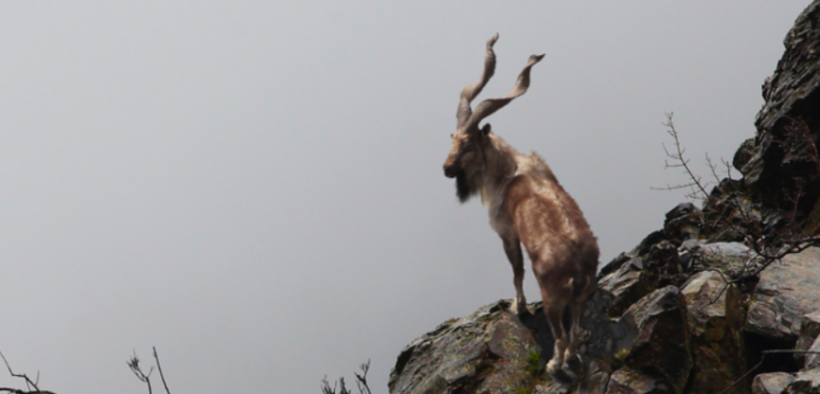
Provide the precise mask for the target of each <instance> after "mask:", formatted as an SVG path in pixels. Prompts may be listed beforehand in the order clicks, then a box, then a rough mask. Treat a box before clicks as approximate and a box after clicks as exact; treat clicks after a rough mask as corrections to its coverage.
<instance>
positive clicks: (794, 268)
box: [744, 248, 820, 341]
mask: <svg viewBox="0 0 820 394" xmlns="http://www.w3.org/2000/svg"><path fill="white" fill-rule="evenodd" d="M817 311H820V248H808V249H806V250H804V251H802V252H800V253H796V254H790V255H787V256H786V257H784V258H783V259H782V260H781V262H780V263H777V262H775V263H772V264H771V265H770V266H769V267H768V268H766V269H765V270H763V272H761V274H760V281H759V282H758V284H757V287H756V288H755V290H754V293H753V294H752V300H751V303H750V305H749V313H748V314H747V317H746V323H745V326H744V329H745V330H747V331H750V332H754V333H757V334H760V335H764V336H767V337H771V338H777V339H781V340H786V341H796V340H797V338H798V335H799V334H800V327H801V324H802V321H803V316H805V315H807V314H811V313H814V312H817Z"/></svg>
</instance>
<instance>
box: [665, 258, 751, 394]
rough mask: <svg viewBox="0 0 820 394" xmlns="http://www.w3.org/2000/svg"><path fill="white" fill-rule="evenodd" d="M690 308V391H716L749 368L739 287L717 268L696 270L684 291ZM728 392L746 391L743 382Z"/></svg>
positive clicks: (719, 390) (744, 311)
mask: <svg viewBox="0 0 820 394" xmlns="http://www.w3.org/2000/svg"><path fill="white" fill-rule="evenodd" d="M681 293H682V294H683V297H684V299H685V300H686V307H687V309H688V311H689V328H690V330H691V333H692V337H691V340H692V355H693V357H694V368H693V369H692V373H693V376H692V378H690V383H689V391H690V392H693V393H717V392H721V391H723V390H724V389H725V388H727V387H729V386H731V385H732V383H734V381H735V380H736V379H737V377H738V376H741V375H743V374H744V373H745V372H746V360H745V358H744V354H743V353H744V352H743V337H742V335H741V328H742V327H743V320H744V318H745V316H746V310H745V308H744V306H743V299H742V297H741V294H740V291H739V290H738V289H737V288H736V287H735V286H734V285H730V284H728V283H726V281H725V280H724V277H723V276H722V275H721V274H719V273H718V272H715V271H704V272H699V273H697V274H695V275H694V276H693V277H692V278H691V279H690V280H689V282H688V284H687V285H686V287H684V288H683V290H682V291H681ZM727 392H728V393H746V392H748V389H747V388H746V387H744V385H735V386H733V387H732V388H731V389H730V390H729V391H727Z"/></svg>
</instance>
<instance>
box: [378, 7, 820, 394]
mask: <svg viewBox="0 0 820 394" xmlns="http://www.w3.org/2000/svg"><path fill="white" fill-rule="evenodd" d="M784 45H785V47H786V49H785V52H784V54H783V57H782V59H781V60H780V62H779V63H778V65H777V68H776V71H775V72H774V74H773V75H772V76H771V77H770V78H768V79H767V81H766V83H765V84H764V86H763V97H764V99H765V105H764V106H763V108H762V109H761V110H760V113H759V114H758V116H757V119H756V122H755V125H756V127H757V134H756V135H755V137H754V138H751V139H749V140H747V141H745V142H743V143H742V144H741V146H740V148H739V149H738V151H737V153H736V154H735V157H734V160H733V165H734V166H735V167H736V168H737V169H738V170H739V171H740V172H741V174H742V175H743V177H742V179H740V180H732V179H724V180H723V181H722V182H721V183H720V184H719V185H718V186H717V187H716V188H715V189H714V190H712V191H711V193H710V194H709V196H707V198H706V200H705V202H704V203H703V205H702V206H701V207H700V208H698V207H696V206H695V205H694V204H688V203H687V204H681V205H679V206H677V207H674V208H673V209H672V210H670V211H669V213H667V215H666V220H665V223H664V227H663V228H662V229H660V230H658V231H656V232H653V233H652V234H649V235H648V236H647V237H646V238H645V239H644V240H643V241H642V242H641V243H640V244H639V245H638V246H637V247H635V248H634V249H633V250H632V251H630V252H628V253H623V254H621V255H620V256H618V257H617V258H616V259H614V260H613V261H611V262H609V263H608V264H606V265H604V266H603V267H602V269H601V271H600V272H599V274H598V285H599V289H598V291H597V292H596V293H595V294H594V295H593V296H591V297H590V299H589V300H588V301H587V312H586V313H585V315H584V317H583V320H582V324H581V325H582V327H583V336H582V338H583V345H582V347H581V352H580V353H581V358H582V361H583V365H584V368H583V372H582V373H580V374H578V376H577V377H576V379H575V380H574V381H573V382H571V383H561V382H558V381H555V380H553V379H552V378H551V377H550V376H549V375H548V374H546V373H545V372H544V363H545V360H548V359H549V358H550V357H552V354H551V353H552V349H553V346H552V345H553V341H554V340H553V338H552V335H551V333H550V330H549V328H548V327H547V325H546V320H545V318H544V316H543V312H542V310H541V308H540V305H539V304H538V303H535V304H531V305H530V309H531V310H532V311H535V312H533V313H534V314H533V313H524V314H520V315H517V314H514V313H512V312H511V311H510V302H509V301H507V300H501V301H498V302H496V303H493V304H491V305H485V306H483V307H481V308H479V309H478V311H476V312H475V313H473V314H471V315H469V316H466V317H462V318H456V319H451V320H448V321H446V322H444V323H442V324H441V325H439V326H438V327H437V328H436V329H435V330H433V331H431V332H429V333H427V334H425V335H423V336H422V337H420V338H418V339H416V340H415V341H413V342H412V343H411V344H409V345H408V346H407V347H406V348H405V349H404V350H403V351H402V352H401V354H400V355H399V357H398V360H397V361H396V365H395V368H394V369H393V371H392V373H391V376H390V383H389V388H390V392H391V393H394V394H400V393H401V394H404V393H517V394H526V393H566V394H568V393H612V394H614V393H675V394H682V393H724V392H725V393H820V354H815V353H812V352H820V337H818V335H819V334H820V248H818V247H815V245H820V243H819V242H817V241H818V239H815V238H814V237H815V236H817V234H818V233H820V176H818V175H820V160H818V158H819V157H820V156H818V152H817V148H816V145H817V143H818V138H820V0H815V1H814V2H813V3H812V4H811V5H809V6H808V8H806V10H805V11H804V12H803V13H802V14H801V15H800V16H799V17H798V18H797V21H796V22H795V25H794V27H793V28H792V30H791V31H790V32H789V34H788V35H787V37H786V39H785V41H784ZM806 351H808V353H807V352H806Z"/></svg>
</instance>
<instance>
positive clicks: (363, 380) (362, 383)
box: [321, 359, 371, 394]
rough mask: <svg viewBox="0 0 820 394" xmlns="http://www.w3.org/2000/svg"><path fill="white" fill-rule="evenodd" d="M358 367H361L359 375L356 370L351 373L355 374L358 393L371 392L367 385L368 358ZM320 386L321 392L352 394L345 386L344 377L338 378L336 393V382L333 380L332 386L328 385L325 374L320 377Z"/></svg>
mask: <svg viewBox="0 0 820 394" xmlns="http://www.w3.org/2000/svg"><path fill="white" fill-rule="evenodd" d="M359 368H361V369H362V374H361V375H359V374H358V373H356V372H354V373H353V374H354V375H356V386H357V387H358V388H359V394H371V392H370V387H368V385H367V371H369V370H370V359H368V360H367V362H366V363H364V364H361V365H360V366H359ZM321 388H322V394H353V392H352V391H350V390H349V389H348V388H347V387H346V386H345V378H339V382H338V388H339V390H340V391H339V392H338V393H337V392H336V388H337V383H336V382H333V387H330V382H328V381H327V376H325V377H324V378H323V379H322V385H321Z"/></svg>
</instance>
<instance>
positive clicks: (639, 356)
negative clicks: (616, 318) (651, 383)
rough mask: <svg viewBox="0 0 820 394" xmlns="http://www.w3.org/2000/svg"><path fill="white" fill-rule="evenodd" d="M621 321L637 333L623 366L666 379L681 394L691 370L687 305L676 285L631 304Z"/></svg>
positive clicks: (673, 389)
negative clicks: (628, 324) (631, 325)
mask: <svg viewBox="0 0 820 394" xmlns="http://www.w3.org/2000/svg"><path fill="white" fill-rule="evenodd" d="M621 319H624V320H631V321H633V322H634V325H635V327H636V328H637V330H638V334H637V336H636V337H635V340H634V342H633V343H632V346H631V347H630V348H629V350H628V351H629V354H628V355H627V356H626V357H625V359H624V364H626V365H627V366H629V367H632V368H634V369H637V370H640V371H643V372H646V373H648V374H650V375H652V376H655V377H661V378H663V379H665V380H666V382H667V384H668V385H669V386H671V388H672V391H673V392H675V393H682V392H683V389H684V387H685V386H686V381H687V379H688V378H689V372H690V370H691V369H692V352H691V349H690V343H689V323H688V317H687V311H686V304H685V301H684V298H683V296H682V294H681V292H680V290H679V289H678V288H677V287H675V286H667V287H664V288H662V289H658V290H656V291H654V292H652V293H651V294H649V295H647V296H646V297H644V298H641V299H640V300H639V301H638V302H636V303H635V304H634V305H632V306H631V307H630V308H629V309H628V310H627V311H626V313H624V316H623V317H622V318H621Z"/></svg>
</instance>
